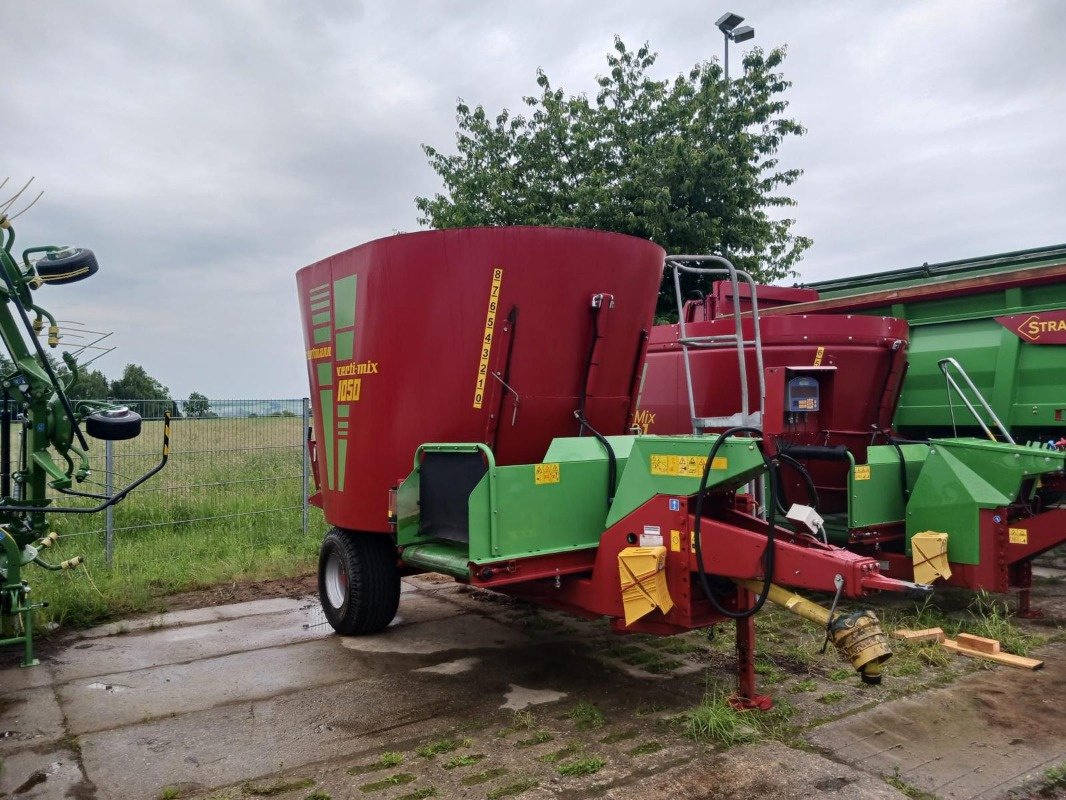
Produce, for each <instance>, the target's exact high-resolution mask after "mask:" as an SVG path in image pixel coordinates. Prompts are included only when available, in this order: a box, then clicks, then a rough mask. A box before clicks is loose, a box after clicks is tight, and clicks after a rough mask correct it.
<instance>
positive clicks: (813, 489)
mask: <svg viewBox="0 0 1066 800" xmlns="http://www.w3.org/2000/svg"><path fill="white" fill-rule="evenodd" d="M775 458H776V460H777V461H779V462H780V463H782V464H788V466H790V467H792V468H793V469H794V470H796V472H798V473H799V474H800V477H801V478H803V483H804V484H805V485H806V487H807V499H808V500H809V501H810V504H811V508H814V509H817V508H818V505H819V502H820V498H819V497H818V487H817V486H815V485H814V479H813V478H812V477H811V473H810V472H808V471H807V468H806V467H804V466H803V464H801V463H800V462H799V461H797V460H796V459H794V458H793V457H792V456H790V455H788V454H786V453H778V454H777V455H776V456H775ZM774 478H775V479H776V480H777V482H778V484H777V489H778V492H777V494H778V497H777V511H778V513H780V514H788V509H787V508H785V505H784V494H785V493H784V492H783V491H782V490H781V470H780V469H776V470H774Z"/></svg>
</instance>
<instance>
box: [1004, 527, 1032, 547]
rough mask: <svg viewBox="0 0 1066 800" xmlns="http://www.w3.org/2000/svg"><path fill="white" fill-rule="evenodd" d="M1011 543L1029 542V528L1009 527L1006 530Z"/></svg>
mask: <svg viewBox="0 0 1066 800" xmlns="http://www.w3.org/2000/svg"><path fill="white" fill-rule="evenodd" d="M1007 535H1008V536H1009V537H1010V543H1011V544H1029V530H1028V529H1027V528H1011V529H1010V530H1008V531H1007Z"/></svg>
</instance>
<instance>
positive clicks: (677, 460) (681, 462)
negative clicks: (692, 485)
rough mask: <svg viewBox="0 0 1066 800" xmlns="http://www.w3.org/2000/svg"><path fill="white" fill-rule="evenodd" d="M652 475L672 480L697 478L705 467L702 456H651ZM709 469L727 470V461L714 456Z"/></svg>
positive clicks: (722, 457)
mask: <svg viewBox="0 0 1066 800" xmlns="http://www.w3.org/2000/svg"><path fill="white" fill-rule="evenodd" d="M650 462H651V463H650V466H651V474H652V475H667V476H670V477H673V478H699V477H701V476H702V475H703V468H704V467H705V466H706V465H707V459H706V457H704V456H668V455H653V456H652V457H651V459H650ZM711 469H729V459H728V458H726V457H725V456H715V458H714V463H713V464H711Z"/></svg>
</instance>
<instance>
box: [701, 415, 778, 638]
mask: <svg viewBox="0 0 1066 800" xmlns="http://www.w3.org/2000/svg"><path fill="white" fill-rule="evenodd" d="M737 433H753V434H755V435H756V436H762V431H761V430H759V429H758V428H753V427H748V426H744V425H738V426H737V427H735V428H729V429H728V430H726V431H724V432H723V433H722V434H720V435H719V437H718V439H717V440H716V441H715V443H714V444H713V445H711V450H710V452H709V453H708V454H707V463H706V464H704V466H703V477H701V478H700V488H699V492H698V494H697V495H696V508H695V516H696V522H695V524H694V525H693V530H692V535H693V536H694V537H695V545H696V570H697V572H699V575H700V583H701V584H702V586H703V591H704V594H706V595H707V599H708V600H710V601H711V605H712V606H714V610H715V611H717V612H718V613H719V614H721V615H722V616H724V617H729V618H730V619H747V618H748V617H751V616H754V615H755V614H757V613H758V612H759V610H760V609H761V608H762V607H763V605H764V604H765V603H766V598H767V597H768V596H769V593H770V587H771V585H772V584H773V580H774V554H775V553H776V548H775V544H776V539H775V533H776V531H775V521H776V517H777V489H776V488H775V486H774V469H773V464H771V463H770V459H769V458H768V457H767V455H766V453H765V452H764V451H763V449H762V448H761V447H760V448H759V453H760V455H762V460H763V463H764V464H765V465H766V471H767V473H768V475H769V478H770V479H769V480H768V481H767V483H768V484H769V488H770V497H769V500H768V502H767V503H766V549H764V550H763V584H762V591H761V592H759V599H758V600H756V601H755V605H753V606H752V607H751V608H749V609H747V610H746V611H730V610H729V609H728V608H725V607H724V606H723V605H722V604H721V603H720V602H718V598H717V597H716V596H715V594H714V592H713V591H712V590H711V583H710V581H709V580H707V570H706V568H705V567H704V564H703V548H702V544H701V542H700V528H701V526H702V522H703V497H704V495H705V494H706V493H707V480H708V478H709V477H710V474H711V465H712V464H713V463H714V457H715V456H716V455H718V451H719V449H721V447H722V444H723V443H724V442H725V440H726V439H727V438H729V437H730V436H733V435H734V434H737Z"/></svg>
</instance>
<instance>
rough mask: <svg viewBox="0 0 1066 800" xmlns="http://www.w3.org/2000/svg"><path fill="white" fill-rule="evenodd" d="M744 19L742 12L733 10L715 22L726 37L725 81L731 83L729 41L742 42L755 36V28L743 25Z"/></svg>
mask: <svg viewBox="0 0 1066 800" xmlns="http://www.w3.org/2000/svg"><path fill="white" fill-rule="evenodd" d="M743 21H744V17H742V16H740V14H734V13H733V12H732V11H727V12H726V13H724V14H722V16H720V17H719V18H718V21H717V22H716V23H714V24H715V25H717V26H718V30H720V31H721V32H722V36H723V37H724V38H725V58H724V59H722V64H723V66H724V67H725V82H726V84H728V83H729V43H730V42H735V43H737V44H740V43H741V42H746V41H748V40H749V39H754V38H755V29H754V28H753V27H751V25H741V24H740V23H742V22H743Z"/></svg>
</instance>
